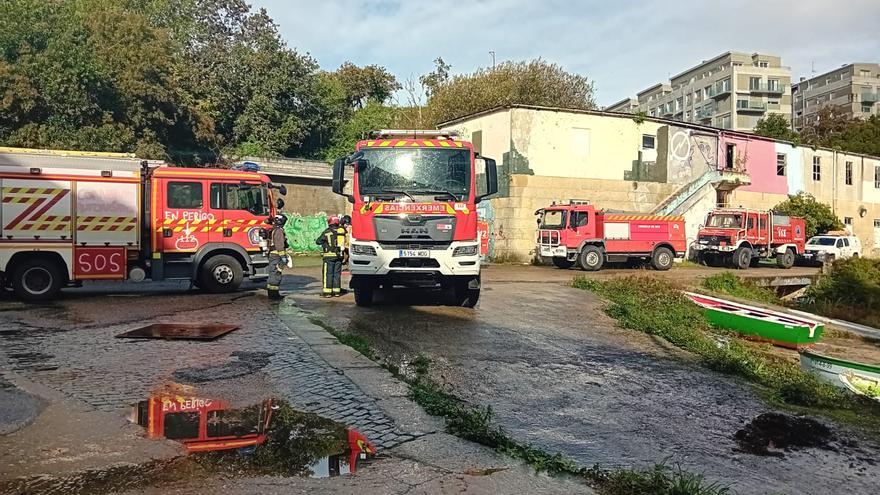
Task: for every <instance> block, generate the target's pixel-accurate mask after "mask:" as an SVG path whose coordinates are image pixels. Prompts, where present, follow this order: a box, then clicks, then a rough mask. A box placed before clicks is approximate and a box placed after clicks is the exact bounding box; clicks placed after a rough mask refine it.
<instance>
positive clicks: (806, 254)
mask: <svg viewBox="0 0 880 495" xmlns="http://www.w3.org/2000/svg"><path fill="white" fill-rule="evenodd" d="M812 257H813V254H812V253H804V258H812Z"/></svg>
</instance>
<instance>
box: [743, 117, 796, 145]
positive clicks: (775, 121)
mask: <svg viewBox="0 0 880 495" xmlns="http://www.w3.org/2000/svg"><path fill="white" fill-rule="evenodd" d="M754 133H755V134H757V135H759V136H765V137H769V138H774V139H784V140H786V141H796V140H797V137H798V135H797V133H796V132H794V131H793V130H792V129H791V123H790V122H789V121H788V119H787V118H785V116H784V115H782V114H781V113H770V114H767V116H766V117H762V118H760V119H758V122H757V124H755V130H754Z"/></svg>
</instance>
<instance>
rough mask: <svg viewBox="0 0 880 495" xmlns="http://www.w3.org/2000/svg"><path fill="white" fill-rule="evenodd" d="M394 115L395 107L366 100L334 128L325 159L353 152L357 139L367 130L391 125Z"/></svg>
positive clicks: (331, 159)
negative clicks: (364, 103)
mask: <svg viewBox="0 0 880 495" xmlns="http://www.w3.org/2000/svg"><path fill="white" fill-rule="evenodd" d="M396 116H397V111H396V109H395V108H392V107H387V106H385V105H382V104H381V103H377V102H374V101H370V102H368V103H367V105H366V106H365V107H364V108H360V109H358V110H356V111H355V112H354V113H353V114H352V115H351V117H350V118H349V119H347V120H345V121H344V122H342V124H341V125H340V126H339V127H337V128H336V129H335V131H334V133H333V136H332V138H331V141H330V147H329V148H327V151H326V155H325V159H326V160H328V161H333V160H335V159H337V158H340V157H343V156H346V155H350V154H351V153H353V152H354V146H355V144H356V143H357V141H358V140H360V139H363V138H364V137H365V133H366V132H367V131H370V130H373V129H387V128H389V127H391V125H392V123H393V122H394V121H395V118H396Z"/></svg>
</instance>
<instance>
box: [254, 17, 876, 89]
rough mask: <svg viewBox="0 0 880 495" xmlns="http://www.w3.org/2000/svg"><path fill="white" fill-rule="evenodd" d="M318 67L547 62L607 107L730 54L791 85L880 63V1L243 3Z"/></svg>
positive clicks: (410, 70) (405, 75) (421, 69)
mask: <svg viewBox="0 0 880 495" xmlns="http://www.w3.org/2000/svg"><path fill="white" fill-rule="evenodd" d="M250 1H251V2H252V4H253V6H254V7H257V8H259V7H264V8H266V10H267V11H268V13H269V15H270V16H271V17H272V18H273V19H275V22H276V23H277V24H278V25H279V29H280V31H281V34H282V36H283V37H284V38H285V40H286V41H287V43H288V45H289V46H290V47H291V48H295V49H296V50H297V51H299V52H307V53H309V54H311V55H312V56H313V57H314V58H315V59H316V60H317V61H318V63H319V64H320V65H321V68H323V69H326V70H333V69H335V68H337V67H338V66H339V65H341V64H342V63H343V62H345V61H351V62H353V63H355V64H357V65H369V64H378V65H381V66H384V67H386V68H387V69H388V70H389V71H390V72H391V73H393V74H394V75H395V76H397V78H398V80H399V81H405V80H406V79H409V78H412V79H417V78H418V76H419V75H421V74H424V73H426V72H429V71H430V70H431V69H432V68H433V60H434V59H435V58H437V57H438V56H440V57H443V59H444V60H445V61H446V62H447V63H449V64H450V65H452V72H453V73H467V72H472V71H474V70H476V69H478V68H481V67H491V65H492V56H491V54H490V51H493V52H494V53H495V60H496V62H501V61H508V60H509V61H521V60H530V59H534V58H538V57H540V58H543V59H545V60H547V61H550V62H554V63H557V64H559V65H561V66H562V67H563V68H564V69H565V70H567V71H570V72H575V73H578V74H582V75H585V76H587V77H589V78H590V79H591V80H593V81H594V83H595V89H596V102H597V103H598V104H599V106H606V105H609V104H611V103H614V102H616V101H619V100H621V99H623V98H626V97H630V96H633V97H634V96H635V94H636V93H637V92H639V91H641V90H643V89H645V88H647V87H649V86H652V85H654V84H656V83H658V82H661V81H665V80H668V78H669V76H670V75H674V74H677V73H679V72H682V71H684V70H685V69H687V68H690V67H692V66H694V65H697V64H699V63H700V62H701V61H703V60H708V59H710V58H713V57H714V56H716V55H719V54H721V53H724V52H726V51H740V52H746V53H753V52H761V53H767V54H772V55H779V56H781V57H782V64H783V65H785V66H789V67H791V70H792V79H793V80H794V81H797V80H798V78H799V77H801V76H807V77H809V76H810V74H811V72H812V71H813V70H815V73H816V74H819V73H822V72H826V71H828V70H832V69H834V68H836V67H839V66H841V65H844V64H847V63H852V62H880V0H836V1H834V0H832V1H828V0H826V1H822V0H797V1H792V0H727V1H717V0H702V1H699V0H665V1H657V0H617V1H615V2H609V1H588V0H569V1H560V0H543V1H526V0H475V1H471V2H437V1H433V2H428V1H421V0H409V1H398V0H374V1H360V0H311V1H303V0H250Z"/></svg>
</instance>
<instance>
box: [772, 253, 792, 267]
mask: <svg viewBox="0 0 880 495" xmlns="http://www.w3.org/2000/svg"><path fill="white" fill-rule="evenodd" d="M776 266H778V267H779V268H786V269H788V268H791V267H793V266H794V251H792V250H791V249H786V250H785V252H784V253H776Z"/></svg>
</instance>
